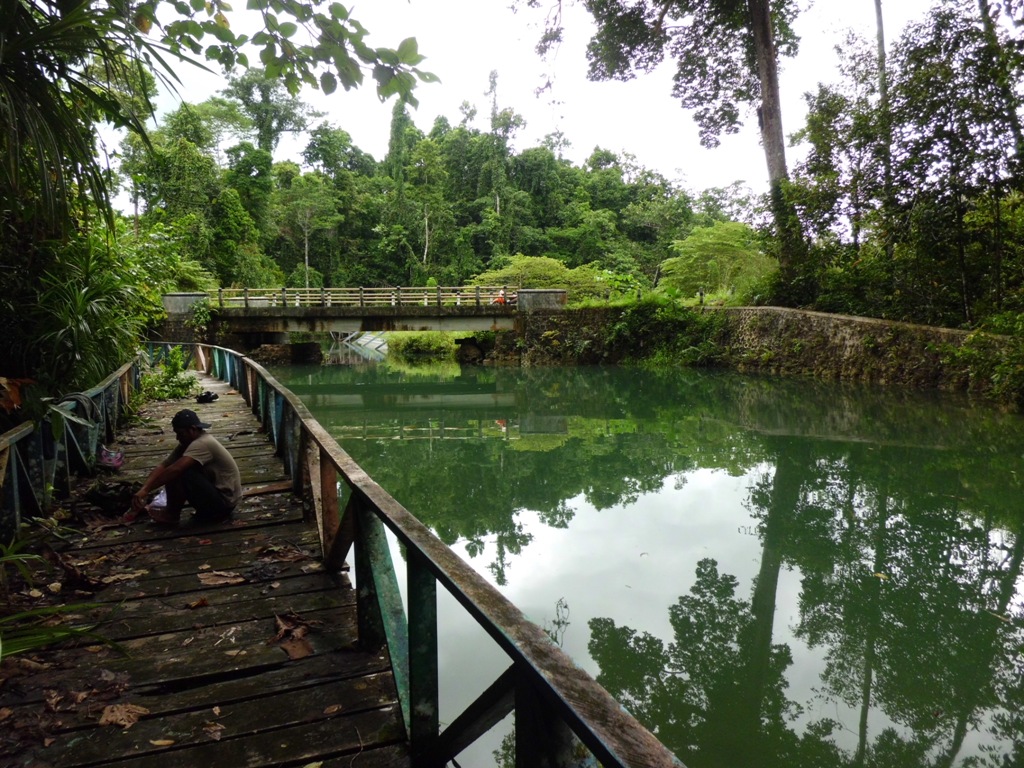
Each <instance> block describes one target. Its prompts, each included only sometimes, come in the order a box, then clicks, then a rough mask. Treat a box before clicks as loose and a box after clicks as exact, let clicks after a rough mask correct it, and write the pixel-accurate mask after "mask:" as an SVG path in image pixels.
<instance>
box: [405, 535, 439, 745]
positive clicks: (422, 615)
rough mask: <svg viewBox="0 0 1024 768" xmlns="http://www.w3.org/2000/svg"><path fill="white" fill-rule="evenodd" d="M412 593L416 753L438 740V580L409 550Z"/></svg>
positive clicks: (412, 730) (411, 665)
mask: <svg viewBox="0 0 1024 768" xmlns="http://www.w3.org/2000/svg"><path fill="white" fill-rule="evenodd" d="M408 581H409V584H408V587H409V589H408V594H409V709H410V712H411V715H412V722H411V723H410V728H409V729H410V734H409V738H410V740H411V742H412V751H413V754H414V755H415V754H424V753H427V752H429V751H431V750H432V749H433V748H434V745H435V743H436V742H437V736H438V729H439V727H440V720H439V716H438V708H439V704H438V687H439V685H440V680H439V675H438V669H437V581H436V580H435V579H434V574H432V573H431V572H430V570H429V569H428V568H427V561H426V558H424V557H423V555H422V554H420V553H419V552H416V551H413V550H410V551H409V553H408Z"/></svg>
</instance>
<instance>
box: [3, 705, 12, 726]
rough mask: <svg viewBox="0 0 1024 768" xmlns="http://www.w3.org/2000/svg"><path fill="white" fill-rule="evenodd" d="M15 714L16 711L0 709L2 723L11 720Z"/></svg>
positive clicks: (6, 708) (8, 708) (5, 708)
mask: <svg viewBox="0 0 1024 768" xmlns="http://www.w3.org/2000/svg"><path fill="white" fill-rule="evenodd" d="M13 714H14V710H13V709H11V708H10V707H0V723H2V722H3V721H4V720H6V719H7V718H9V717H10V716H11V715H13Z"/></svg>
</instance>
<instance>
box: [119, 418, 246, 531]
mask: <svg viewBox="0 0 1024 768" xmlns="http://www.w3.org/2000/svg"><path fill="white" fill-rule="evenodd" d="M171 427H172V428H173V429H174V435H175V437H176V438H177V440H178V445H177V446H175V448H174V450H172V451H171V452H170V454H168V456H167V458H165V459H164V460H163V461H161V462H160V463H159V464H157V465H156V467H154V468H153V471H152V472H150V473H149V477H147V478H146V482H144V483H143V484H142V487H141V488H139V490H138V491H136V492H135V495H134V496H132V508H131V513H130V514H131V519H134V517H135V516H136V515H138V514H139V513H140V512H142V511H143V510H144V509H145V510H146V511H147V512H148V513H149V516H150V518H152V520H153V521H154V522H157V523H167V524H174V523H177V522H178V521H179V520H180V519H181V510H182V507H184V506H185V504H186V503H189V504H191V505H192V506H193V507H194V508H195V516H194V520H195V521H196V522H197V523H218V522H221V521H223V520H227V519H228V518H230V517H231V513H232V512H233V511H234V509H235V507H236V506H238V502H239V501H240V500H241V498H242V481H241V476H240V475H239V472H238V465H237V464H236V463H235V460H234V458H232V456H231V454H230V453H229V452H228V449H227V448H225V447H224V446H223V445H221V444H220V443H219V442H218V441H217V438H215V437H214V436H213V435H211V434H210V433H209V432H207V431H206V430H207V429H209V428H210V425H209V424H205V423H203V422H202V421H201V420H200V419H199V416H198V415H196V412H195V411H190V410H188V409H187V408H186V409H184V410H181V411H178V412H177V413H176V414H175V415H174V418H173V419H171ZM160 488H166V490H167V507H166V508H165V509H159V508H157V507H154V506H153V505H151V504H149V505H147V503H148V499H149V495H150V494H151V493H153V492H154V491H156V490H159V489H160Z"/></svg>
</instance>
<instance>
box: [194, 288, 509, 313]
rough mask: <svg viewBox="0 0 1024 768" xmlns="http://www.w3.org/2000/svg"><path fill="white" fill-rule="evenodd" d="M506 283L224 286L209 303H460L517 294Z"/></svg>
mask: <svg viewBox="0 0 1024 768" xmlns="http://www.w3.org/2000/svg"><path fill="white" fill-rule="evenodd" d="M514 295H515V292H514V290H509V288H508V287H507V286H503V285H491V286H481V285H473V286H432V287H427V288H402V287H396V288H273V289H258V288H221V289H219V290H217V291H215V292H212V293H210V294H209V300H210V304H211V305H212V306H216V307H219V308H221V309H230V308H237V307H246V308H248V307H408V306H420V307H432V306H433V307H458V306H478V307H482V306H485V305H488V304H493V303H496V302H497V303H501V300H502V299H503V298H504V299H505V300H506V301H508V300H511V299H513V298H514Z"/></svg>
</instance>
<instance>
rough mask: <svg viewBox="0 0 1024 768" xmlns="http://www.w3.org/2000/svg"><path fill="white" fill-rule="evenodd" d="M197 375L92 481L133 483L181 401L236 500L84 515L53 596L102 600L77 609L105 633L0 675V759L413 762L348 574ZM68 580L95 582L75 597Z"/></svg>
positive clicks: (276, 462) (249, 420)
mask: <svg viewBox="0 0 1024 768" xmlns="http://www.w3.org/2000/svg"><path fill="white" fill-rule="evenodd" d="M201 381H202V386H203V388H204V389H209V390H211V391H214V392H217V393H218V394H219V396H220V399H219V400H217V401H216V402H214V403H210V404H203V405H198V404H196V403H195V402H194V401H178V402H169V403H154V404H151V405H149V406H147V407H146V409H145V410H144V412H143V416H144V418H145V421H144V423H142V424H140V425H138V426H134V427H131V428H129V429H127V430H125V431H124V432H123V433H122V435H121V438H120V440H119V445H121V446H122V447H123V448H124V449H125V452H126V462H125V465H124V466H123V467H122V468H121V469H120V470H119V471H117V472H114V473H107V474H105V475H104V476H103V478H104V479H105V480H107V481H108V482H110V481H122V480H123V481H138V482H141V481H142V480H143V479H144V478H145V476H146V474H147V473H148V472H149V470H150V469H151V468H152V466H153V465H154V464H155V463H156V462H157V461H158V460H159V459H160V458H162V457H163V456H165V455H166V454H167V452H169V451H170V449H171V448H172V447H173V445H174V442H175V441H174V433H173V432H172V431H171V429H170V419H171V416H172V415H173V414H174V412H176V411H177V410H178V409H180V408H183V407H190V408H193V409H194V410H196V411H197V412H198V413H199V414H200V416H201V417H202V418H203V419H204V420H205V421H208V422H210V423H211V424H212V425H213V427H212V429H211V430H210V431H211V432H212V433H213V434H214V435H216V436H217V438H218V439H219V440H220V441H221V442H222V443H224V445H226V446H227V447H228V448H229V449H230V450H231V452H232V454H233V455H234V457H235V459H236V461H237V462H238V464H239V468H240V470H241V474H242V484H243V487H244V489H245V494H246V498H245V499H244V500H243V502H242V504H241V505H240V507H239V509H238V510H236V512H235V517H234V519H233V520H232V521H230V522H228V523H224V524H220V525H216V526H206V527H190V526H189V525H187V524H185V523H183V524H182V526H180V527H179V528H176V529H167V528H162V527H158V526H155V525H153V524H150V523H148V522H136V523H135V524H134V525H132V526H127V525H124V524H120V523H118V522H116V521H114V520H111V519H109V518H107V519H103V518H99V517H96V518H92V519H91V520H90V521H89V522H90V524H89V525H87V526H86V528H85V535H84V536H83V537H81V538H80V539H77V538H76V540H75V541H74V543H73V544H72V545H71V547H70V548H68V549H67V550H61V551H60V552H59V559H60V560H61V561H62V562H63V564H64V566H65V568H64V573H65V579H64V585H63V593H62V594H64V595H65V596H66V597H65V599H66V600H67V601H68V602H77V601H79V600H91V601H94V602H96V603H98V604H99V605H98V606H96V607H93V608H90V609H88V610H86V611H82V615H83V616H86V617H88V618H89V619H91V620H95V621H98V622H99V627H98V633H99V634H100V635H102V637H103V638H104V639H105V640H107V641H110V644H105V643H102V642H99V641H96V640H89V641H87V642H84V643H78V644H77V645H75V646H72V647H67V646H65V647H61V648H59V649H54V650H48V651H45V652H42V653H37V654H29V655H28V656H27V660H25V661H20V662H18V664H17V666H14V667H13V670H14V671H13V673H12V672H11V670H8V672H7V674H8V677H7V679H6V680H4V681H3V685H2V686H0V732H4V731H6V734H7V735H5V736H0V742H3V746H4V747H5V749H4V751H2V752H0V763H2V764H3V765H11V766H15V765H16V766H26V767H33V768H43V767H44V766H53V767H54V768H71V767H72V766H76V767H77V766H81V767H83V768H84V767H85V766H117V767H122V766H123V767H127V766H140V767H141V766H145V767H146V768H161V767H162V766H166V767H167V768H170V767H171V766H174V767H177V766H220V767H223V768H242V767H243V766H253V767H255V766H307V765H316V766H321V767H322V768H337V767H340V766H359V768H372V767H373V766H407V765H409V757H408V747H407V741H406V735H405V729H404V726H403V724H402V718H401V710H400V707H399V704H398V697H397V693H396V690H395V683H394V679H393V677H392V674H391V667H390V661H389V659H388V656H387V651H386V650H382V651H380V652H374V653H370V652H366V651H363V650H360V649H359V648H358V647H357V644H356V608H355V594H354V590H353V589H352V587H351V583H350V582H349V580H348V576H347V573H344V572H342V573H339V574H328V573H325V572H324V569H323V567H322V565H321V561H320V548H319V543H318V538H317V531H316V528H315V525H314V524H313V523H307V522H305V521H304V520H303V514H302V505H301V502H300V501H299V500H298V499H297V498H296V497H294V496H293V495H292V493H291V491H290V483H289V482H286V480H287V478H286V477H285V475H284V470H283V464H282V461H281V460H280V459H279V458H278V457H276V456H274V449H273V446H272V444H271V443H270V442H269V441H268V440H267V438H266V436H265V435H263V434H262V433H261V432H260V425H259V422H258V421H257V420H256V419H255V418H254V416H253V415H252V413H251V411H250V410H249V408H248V406H247V405H246V403H245V402H244V400H243V399H242V397H241V396H240V395H238V394H237V393H236V392H234V391H233V390H232V389H230V388H229V386H228V385H227V384H225V383H223V382H221V381H219V380H216V379H213V378H210V377H206V376H201ZM80 508H81V507H80ZM189 513H190V510H189V509H187V508H186V510H185V515H184V516H183V517H187V516H188V515H189ZM75 578H78V579H79V583H80V585H81V586H85V583H86V582H91V583H92V584H93V585H95V582H97V581H98V582H100V584H101V587H100V589H99V591H96V592H95V594H92V592H93V590H92V589H89V590H88V591H87V592H88V593H85V592H83V593H82V594H81V595H74V594H73V590H72V587H73V586H74V585H73V584H72V582H73V580H74V579H75ZM12 661H13V659H12ZM14 734H16V738H12V735H14ZM19 746H20V747H22V748H19Z"/></svg>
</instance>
